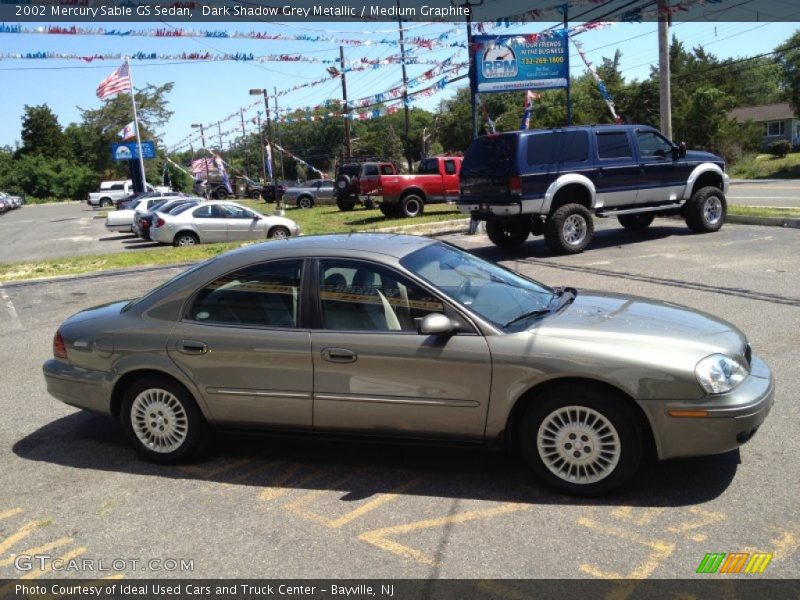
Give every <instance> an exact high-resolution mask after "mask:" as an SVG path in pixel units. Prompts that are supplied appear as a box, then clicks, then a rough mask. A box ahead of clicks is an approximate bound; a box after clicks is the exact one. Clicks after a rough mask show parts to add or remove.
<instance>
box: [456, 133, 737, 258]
mask: <svg viewBox="0 0 800 600" xmlns="http://www.w3.org/2000/svg"><path fill="white" fill-rule="evenodd" d="M728 181H729V180H728V176H727V175H726V174H725V161H724V159H722V158H720V157H719V156H715V155H713V154H710V153H708V152H700V151H688V152H687V151H686V148H685V146H684V145H677V144H675V143H673V142H671V141H670V140H668V139H667V138H665V137H664V136H663V135H661V134H660V133H659V132H658V131H656V130H655V129H653V128H652V127H647V126H644V125H605V126H591V127H589V126H587V127H568V128H564V129H549V130H532V131H516V132H511V133H504V134H497V135H489V136H484V137H480V138H477V139H476V140H474V141H473V142H472V144H471V145H470V147H469V149H468V150H467V153H466V156H465V157H464V163H463V165H462V167H461V194H460V198H459V210H461V212H464V213H467V214H470V215H471V216H472V217H473V218H475V219H478V220H482V221H486V232H487V234H488V236H489V239H491V241H492V242H493V243H494V244H496V245H497V246H501V247H505V248H512V247H517V246H519V245H521V244H522V243H523V242H525V240H526V239H527V238H528V236H529V235H530V234H533V235H544V238H545V242H546V243H547V246H548V247H549V248H550V250H551V251H552V252H554V253H558V254H572V253H577V252H582V251H583V250H584V249H585V248H586V247H587V246H588V245H589V243H590V242H591V240H592V236H593V234H594V223H593V217H600V218H603V217H616V218H617V219H618V220H619V222H620V224H621V225H622V226H623V227H624V228H625V229H628V230H632V231H641V230H644V229H646V228H647V227H649V226H650V224H651V223H652V222H653V219H654V218H655V217H656V216H666V215H676V214H677V215H681V216H683V217H684V219H685V220H686V224H687V225H688V227H689V228H690V229H691V230H692V231H694V232H696V233H706V232H712V231H717V230H718V229H719V228H720V227H722V224H723V223H724V221H725V215H726V210H727V204H726V200H725V193H726V192H727V190H728Z"/></svg>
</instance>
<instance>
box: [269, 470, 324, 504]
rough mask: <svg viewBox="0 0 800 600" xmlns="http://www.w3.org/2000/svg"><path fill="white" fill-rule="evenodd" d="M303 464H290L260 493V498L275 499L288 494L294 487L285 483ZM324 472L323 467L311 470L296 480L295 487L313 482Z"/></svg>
mask: <svg viewBox="0 0 800 600" xmlns="http://www.w3.org/2000/svg"><path fill="white" fill-rule="evenodd" d="M302 467H303V465H301V464H289V465H288V466H287V468H286V470H285V471H284V472H283V473H281V474H280V475H279V476H278V477H276V478H275V479H273V480H272V485H271V486H269V487H266V488H264V489H263V490H262V491H261V493H260V494H259V496H258V497H259V498H260V499H261V500H274V499H275V498H280V497H281V496H283V495H284V494H288V493H289V492H291V491H292V490H293V489H294V488H289V487H283V486H284V484H285V483H287V482H288V481H289V480H290V479H291V478H292V477H293V476H294V475H295V473H297V472H298V471H299V470H300V469H301V468H302ZM323 474H324V471H323V470H322V469H317V470H314V471H311V472H310V473H309V474H307V475H306V476H305V477H301V478H300V479H298V480H297V481H295V482H294V484H293V485H294V486H295V487H302V486H304V485H305V484H307V483H311V482H312V481H314V480H315V479H318V478H319V477H321V476H322V475H323Z"/></svg>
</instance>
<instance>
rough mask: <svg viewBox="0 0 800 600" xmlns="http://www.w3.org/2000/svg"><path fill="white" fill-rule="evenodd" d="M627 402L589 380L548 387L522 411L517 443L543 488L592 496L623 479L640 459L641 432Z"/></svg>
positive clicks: (617, 394) (605, 490) (613, 486)
mask: <svg viewBox="0 0 800 600" xmlns="http://www.w3.org/2000/svg"><path fill="white" fill-rule="evenodd" d="M628 402H629V400H628V399H627V398H625V397H624V396H623V395H622V394H621V393H616V392H614V391H613V390H609V389H606V388H603V387H599V386H595V385H592V384H590V383H581V382H576V383H563V384H560V385H557V386H551V387H549V388H548V389H547V390H546V391H544V392H542V393H540V394H539V395H537V396H536V397H534V398H533V399H532V400H531V402H530V404H528V406H527V408H526V410H525V412H524V413H523V414H522V421H521V423H520V426H519V428H518V432H519V447H520V449H521V450H522V455H523V456H524V458H525V461H526V462H527V463H528V465H529V466H530V467H531V468H532V469H533V471H534V472H535V473H536V474H537V475H538V476H539V478H541V479H542V481H544V482H545V483H546V484H547V485H548V486H550V487H553V488H555V489H557V490H559V491H562V492H566V493H568V494H577V495H583V496H594V495H599V494H604V493H607V492H609V491H611V490H613V489H615V488H618V487H619V486H621V485H623V484H625V483H626V482H627V481H629V480H630V479H631V478H632V477H633V476H634V475H635V474H636V471H637V470H638V468H639V464H640V463H641V460H642V431H641V428H640V426H639V424H638V423H639V421H638V419H637V418H636V415H635V414H634V413H633V410H632V409H631V407H630V406H629V405H628Z"/></svg>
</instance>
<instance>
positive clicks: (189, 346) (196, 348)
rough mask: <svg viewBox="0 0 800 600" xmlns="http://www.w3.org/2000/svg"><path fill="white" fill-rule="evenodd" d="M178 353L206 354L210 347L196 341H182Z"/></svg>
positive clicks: (179, 343)
mask: <svg viewBox="0 0 800 600" xmlns="http://www.w3.org/2000/svg"><path fill="white" fill-rule="evenodd" d="M178 351H179V352H183V353H184V354H206V353H207V352H208V346H206V345H205V344H204V343H203V342H198V341H195V340H181V341H180V342H178Z"/></svg>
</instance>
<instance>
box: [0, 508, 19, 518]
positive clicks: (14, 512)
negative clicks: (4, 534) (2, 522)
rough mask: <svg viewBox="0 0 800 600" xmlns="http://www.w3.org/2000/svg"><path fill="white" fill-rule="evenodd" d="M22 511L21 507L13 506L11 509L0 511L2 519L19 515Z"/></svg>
mask: <svg viewBox="0 0 800 600" xmlns="http://www.w3.org/2000/svg"><path fill="white" fill-rule="evenodd" d="M21 512H22V509H21V508H12V509H11V510H6V511H3V512H0V519H8V518H9V517H13V516H14V515H18V514H19V513H21Z"/></svg>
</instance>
